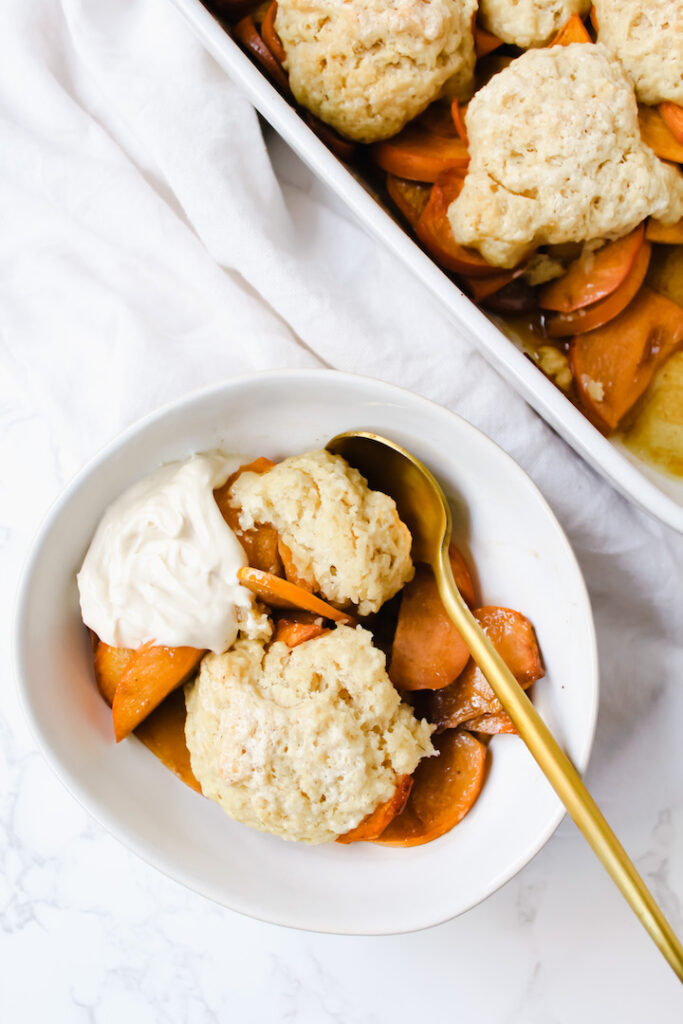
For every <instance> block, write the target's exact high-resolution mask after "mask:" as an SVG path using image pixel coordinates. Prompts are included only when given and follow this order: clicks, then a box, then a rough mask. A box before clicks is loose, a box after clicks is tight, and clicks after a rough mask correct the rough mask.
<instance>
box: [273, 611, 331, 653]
mask: <svg viewBox="0 0 683 1024" xmlns="http://www.w3.org/2000/svg"><path fill="white" fill-rule="evenodd" d="M329 632H330V631H329V629H326V628H325V627H324V626H323V624H322V623H321V622H297V621H296V619H287V618H284V617H283V618H281V619H278V620H277V625H276V626H275V633H274V634H273V640H274V641H278V640H279V641H282V643H285V644H287V646H288V647H298V646H299V644H305V643H306V641H307V640H316V639H317V638H318V637H319V636H324V634H325V633H329Z"/></svg>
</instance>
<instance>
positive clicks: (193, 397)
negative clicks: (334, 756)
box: [12, 367, 600, 937]
mask: <svg viewBox="0 0 683 1024" xmlns="http://www.w3.org/2000/svg"><path fill="white" fill-rule="evenodd" d="M320 376H327V377H334V378H335V379H336V380H340V381H345V382H346V383H352V384H353V385H354V387H356V388H364V389H366V390H370V389H374V388H377V387H380V388H382V389H384V390H385V391H386V392H388V393H390V394H391V393H393V394H394V395H395V396H396V397H397V398H400V400H401V401H403V402H406V401H409V402H412V403H414V404H416V405H421V406H422V407H423V408H426V409H427V408H428V409H429V411H430V413H431V415H437V416H439V417H440V418H442V419H443V420H445V421H446V422H448V421H449V420H456V421H457V422H458V424H459V426H460V428H461V429H465V432H467V431H471V432H472V433H473V434H478V435H480V436H483V437H484V438H485V439H486V441H487V442H488V443H489V444H491V445H492V446H493V447H494V448H496V449H497V451H498V454H499V456H500V457H502V458H503V459H504V460H506V461H507V462H508V463H509V464H510V466H511V467H512V468H513V470H514V471H515V472H517V473H518V474H519V475H521V477H522V478H523V480H524V482H525V484H526V486H527V487H528V488H530V489H531V492H532V494H533V495H534V497H535V498H536V500H537V501H538V502H539V503H540V505H541V506H542V507H543V509H544V511H545V512H546V514H547V515H548V517H549V518H550V521H551V523H552V525H553V527H554V529H555V532H556V534H557V539H558V541H559V543H560V544H561V546H562V547H563V548H564V550H565V554H566V555H567V557H568V559H569V561H570V563H571V564H572V565H573V567H574V569H575V572H576V576H577V583H578V584H579V592H580V594H581V596H582V598H583V601H584V605H585V612H586V613H587V614H586V621H587V626H588V627H589V635H588V636H586V638H585V639H586V642H587V643H588V645H589V655H590V667H591V673H590V674H591V680H592V684H593V685H592V687H591V695H592V701H591V706H590V708H589V709H588V710H589V719H588V728H587V729H586V731H585V735H584V738H583V742H582V745H581V748H580V750H579V752H578V754H577V755H576V757H575V761H574V763H575V766H576V768H577V770H578V771H579V772H580V773H581V774H582V775H584V774H585V772H586V769H587V767H588V764H589V760H590V755H591V751H592V747H593V741H594V739H595V730H596V726H597V717H598V706H599V698H600V679H599V663H598V648H597V638H596V633H595V622H594V619H593V611H592V607H591V601H590V596H589V594H588V590H587V587H586V582H585V580H584V577H583V573H582V572H581V567H580V566H579V563H578V561H577V559H576V555H575V554H574V550H573V548H572V546H571V544H570V543H569V539H568V538H567V535H566V534H565V532H564V530H563V529H562V526H561V525H560V523H559V521H558V519H557V517H556V516H555V513H554V512H553V510H552V508H551V507H550V505H549V504H548V502H547V500H546V499H545V497H544V496H543V494H542V493H541V491H540V490H539V488H538V487H537V486H536V484H535V483H534V481H533V480H532V479H531V477H530V476H529V474H528V473H527V472H526V471H525V470H524V469H522V467H521V466H520V465H519V463H517V462H516V461H515V459H513V458H512V456H511V455H509V454H508V452H506V451H505V449H504V448H501V446H500V445H499V444H497V443H496V442H495V441H494V440H492V438H490V437H489V436H488V434H486V433H484V431H483V430H480V429H479V428H478V427H475V426H474V425H473V424H471V423H470V422H469V421H468V420H466V419H464V418H463V417H462V416H460V415H458V413H455V412H452V411H451V410H450V409H447V408H446V407H445V406H443V405H440V404H439V403H438V402H435V401H433V400H432V399H430V398H426V397H425V396H424V395H419V394H417V393H416V392H414V391H410V390H409V389H408V388H403V387H400V386H399V385H397V384H390V383H388V382H386V381H383V380H381V379H379V378H376V377H369V376H365V375H361V374H354V373H345V372H342V371H340V370H333V369H327V368H323V367H320V368H317V367H316V368H310V369H303V370H262V371H256V372H251V373H244V374H239V375H237V376H235V377H228V378H226V379H224V380H222V381H221V382H220V383H219V384H211V385H209V386H206V387H199V388H195V389H193V390H192V391H189V392H186V393H184V394H183V395H181V396H180V397H178V398H175V399H171V400H170V401H168V402H165V403H164V404H163V405H161V406H159V407H157V408H156V409H154V410H152V411H151V412H149V413H146V414H145V415H144V416H142V417H140V418H139V419H137V420H136V421H135V422H134V423H132V424H130V426H128V427H125V428H124V429H122V430H120V431H119V432H118V433H117V434H115V435H114V437H113V438H112V439H111V440H110V441H108V442H107V443H106V444H104V445H103V446H102V447H101V448H100V449H99V450H98V451H97V452H96V453H95V454H94V455H93V456H92V457H91V458H90V459H89V460H88V461H87V462H86V463H85V465H84V466H83V467H82V468H81V469H80V470H78V471H77V472H76V473H75V474H74V476H73V477H72V478H71V479H70V480H69V481H68V483H67V484H66V485H65V487H64V488H63V489H62V491H61V493H60V494H59V495H58V496H57V498H56V499H55V500H54V501H53V502H52V504H51V505H50V506H49V508H48V510H47V512H46V514H45V516H44V518H43V521H42V523H41V525H40V526H39V528H38V530H37V531H36V534H35V536H34V538H33V540H32V542H31V544H30V546H29V550H28V554H27V557H26V559H25V561H24V565H23V567H22V571H21V576H20V582H19V587H18V590H17V595H16V601H15V607H14V622H13V630H12V667H13V674H14V680H15V686H16V689H17V691H18V696H19V703H20V706H21V708H22V711H23V714H24V717H25V719H26V721H27V722H28V725H29V728H30V730H31V733H32V735H33V737H34V739H35V740H36V743H37V746H38V749H39V750H40V753H41V754H42V756H43V757H44V758H45V760H46V762H47V763H48V765H49V767H50V769H51V770H52V772H53V773H54V774H55V776H56V777H57V778H58V779H59V781H60V782H61V784H62V785H63V786H64V788H65V789H66V790H67V792H68V793H69V794H70V795H71V796H72V797H73V799H74V800H75V801H76V802H77V803H78V804H79V805H80V806H81V807H82V808H83V810H84V811H85V812H86V813H87V814H88V815H90V817H91V818H93V819H94V820H95V821H96V822H97V823H98V824H99V825H100V826H101V827H102V828H103V829H104V830H105V831H106V832H108V833H109V834H110V835H111V836H113V837H114V838H115V839H116V840H117V841H118V842H120V843H121V844H122V845H123V846H124V847H125V848H126V849H128V850H130V851H131V852H132V853H134V854H135V855H136V856H137V857H139V858H140V859H141V860H142V861H143V862H144V863H146V864H148V865H149V866H150V867H152V868H154V869H155V870H157V871H159V872H161V874H163V875H165V876H166V877H167V878H170V879H171V880H172V881H174V882H176V883H178V884H181V885H183V886H184V887H185V888H186V889H189V890H190V891H191V892H194V893H196V894H197V895H198V896H202V897H203V898H205V899H208V900H210V901H211V902H213V903H216V904H217V905H219V906H222V907H225V908H226V909H228V910H231V911H233V912H234V913H238V914H242V915H243V916H245V917H248V918H251V919H252V920H256V921H261V922H263V923H264V924H272V925H277V926H278V927H282V928H295V929H296V930H298V931H307V932H311V933H315V934H324V935H353V936H366V937H371V936H381V935H403V934H407V933H411V932H417V931H425V930H427V929H429V928H435V927H437V926H438V925H440V924H445V923H446V922H447V921H451V920H453V919H454V918H456V917H460V916H461V915H462V914H465V913H467V912H468V911H469V910H472V909H473V908H474V907H476V906H477V905H478V904H479V903H482V902H483V901H484V900H486V899H488V897H489V896H492V895H493V894H494V893H495V892H497V891H498V890H499V889H500V888H502V886H503V885H505V884H506V883H507V882H509V881H510V879H512V878H514V876H515V875H516V874H518V873H519V872H520V871H521V870H522V869H523V868H524V867H526V865H527V864H529V863H530V862H531V861H532V860H533V859H534V857H535V856H536V855H537V854H538V853H539V852H540V850H542V849H543V847H544V846H545V845H546V843H547V842H548V840H549V839H550V838H551V837H552V835H553V834H554V833H555V831H556V830H557V828H558V826H559V825H560V823H561V821H562V820H563V818H564V817H565V815H566V813H567V811H566V809H565V808H564V806H563V804H562V803H561V801H560V799H559V797H557V795H556V794H554V799H555V803H556V810H555V812H554V814H553V815H552V816H551V817H550V819H549V822H548V825H547V826H546V828H545V829H544V830H543V832H542V833H541V834H540V835H538V836H536V837H534V840H533V842H531V843H530V844H529V845H528V847H527V849H526V850H525V851H524V853H522V854H520V856H519V857H517V859H516V860H515V861H513V862H512V863H511V864H509V865H508V866H507V867H506V868H505V869H504V870H502V871H500V872H499V874H498V875H497V876H496V878H495V879H494V880H493V882H489V883H488V884H487V885H486V886H485V887H483V891H480V892H475V893H474V895H473V897H472V899H471V900H469V901H468V902H467V903H466V905H464V906H462V907H461V908H460V909H457V910H455V911H446V912H445V913H444V914H443V916H440V917H438V918H437V919H435V920H431V921H426V922H425V923H424V924H421V925H417V926H415V925H409V926H407V927H400V926H399V927H396V928H391V929H373V928H372V927H369V928H364V929H362V930H361V929H357V928H356V929H353V930H347V929H346V930H339V929H338V928H335V927H334V925H330V926H327V927H324V928H323V927H317V926H307V925H302V924H292V923H290V922H288V921H285V920H278V919H277V918H275V917H267V916H264V915H263V914H258V913H254V912H253V911H250V910H249V909H248V908H247V907H246V906H235V905H233V904H232V903H227V902H224V901H223V900H222V899H220V898H219V897H218V896H217V895H214V894H212V893H211V892H208V891H205V890H203V889H202V888H200V887H198V885H197V883H196V881H195V880H194V879H193V878H191V877H190V876H189V875H188V874H186V873H185V872H184V871H183V870H182V868H176V867H175V866H174V867H171V866H170V865H168V866H167V865H166V863H165V862H164V861H161V862H160V861H159V860H158V859H153V857H152V855H151V854H150V852H149V850H148V844H147V843H145V842H143V841H141V840H139V839H138V837H137V835H136V833H135V832H134V831H131V830H128V829H126V828H124V827H123V826H122V825H121V824H120V822H119V820H118V818H117V817H116V816H114V815H110V814H109V813H108V812H107V811H106V809H104V808H101V807H99V806H98V807H97V810H93V808H92V805H91V802H90V799H89V797H88V794H87V792H85V791H84V789H83V787H82V785H81V782H80V780H79V778H78V776H76V775H74V773H72V772H71V771H70V770H69V769H66V768H65V767H64V766H63V765H62V763H61V762H60V760H59V758H58V757H56V756H55V755H54V754H53V752H52V748H51V746H50V744H49V742H48V741H47V739H46V738H45V737H44V736H43V732H42V729H41V727H40V725H39V724H38V721H37V719H36V716H35V714H34V711H33V706H32V704H31V702H30V701H29V699H28V696H27V693H26V690H25V686H24V679H25V677H26V672H25V650H24V645H25V637H24V628H25V623H26V619H27V616H28V611H29V602H28V591H29V589H30V582H31V579H32V575H33V569H34V565H35V563H36V562H37V561H38V558H39V556H40V555H41V553H42V549H43V547H44V545H45V543H46V541H47V540H48V539H49V535H50V533H51V530H52V526H53V523H54V521H55V519H56V518H57V517H58V516H59V514H60V513H61V511H62V509H63V508H64V507H65V506H66V505H68V503H69V502H70V500H71V498H72V496H73V494H74V493H75V492H76V491H77V490H78V488H79V487H80V486H81V484H82V483H83V482H84V481H85V479H86V478H87V477H88V476H89V475H90V473H91V472H92V471H93V470H94V469H96V468H97V467H98V466H99V465H101V464H102V463H103V462H106V461H107V460H108V459H109V458H110V457H111V456H112V455H113V454H114V453H115V452H116V451H117V449H119V448H120V447H122V446H123V445H125V444H126V443H127V442H128V441H129V440H131V439H132V438H134V437H135V435H136V434H138V433H140V432H141V431H142V430H144V429H145V428H146V427H147V426H149V425H150V424H152V423H154V422H155V421H157V420H160V419H163V418H164V417H165V416H166V415H168V414H169V413H170V412H172V411H175V410H177V409H178V408H180V407H182V406H184V405H189V404H191V403H193V402H196V401H197V400H202V399H207V400H208V399H209V398H210V397H211V396H213V395H215V394H217V393H220V392H224V391H229V390H232V389H235V388H237V389H239V388H242V387H245V386H248V385H249V384H252V383H256V382H257V381H259V380H264V379H281V380H283V381H285V380H286V381H290V382H291V381H292V380H293V379H299V380H306V381H308V380H310V379H312V378H313V377H320Z"/></svg>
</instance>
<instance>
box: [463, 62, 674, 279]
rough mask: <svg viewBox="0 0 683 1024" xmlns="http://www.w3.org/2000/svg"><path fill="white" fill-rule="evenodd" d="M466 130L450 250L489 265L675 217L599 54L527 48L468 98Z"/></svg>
mask: <svg viewBox="0 0 683 1024" xmlns="http://www.w3.org/2000/svg"><path fill="white" fill-rule="evenodd" d="M467 131H468V136H469V148H470V157H471V159H470V165H469V169H468V173H467V177H466V178H465V185H464V187H463V189H462V192H461V193H460V195H459V196H458V198H457V199H456V200H455V201H454V202H453V203H452V204H451V206H450V208H449V211H448V216H449V219H450V222H451V226H452V228H453V233H454V235H455V238H456V239H457V241H458V242H459V243H460V244H461V245H468V246H473V247H474V248H476V249H478V250H479V252H481V254H482V255H483V256H484V257H485V259H487V260H488V261H489V262H490V263H493V264H495V265H496V266H500V267H513V266H515V265H516V264H517V263H519V261H520V260H522V259H523V258H524V257H525V256H526V255H528V253H529V252H531V251H532V250H533V249H534V248H535V247H536V246H538V245H543V244H554V243H561V242H572V241H574V242H578V241H586V240H589V239H595V238H618V237H620V236H621V235H625V234H627V233H628V232H629V231H631V230H632V229H633V228H634V227H635V226H636V225H637V224H639V223H640V222H641V221H643V220H644V219H645V218H646V217H647V216H649V215H652V216H655V217H657V218H658V219H660V220H662V221H664V222H665V223H667V224H671V223H674V222H675V221H676V220H678V219H679V218H680V217H681V216H682V215H683V175H681V172H680V170H679V169H678V168H675V167H673V166H671V165H667V164H665V163H663V162H662V161H661V160H659V159H658V158H657V157H656V156H655V154H654V153H653V152H652V150H651V149H650V148H649V147H648V146H646V145H645V144H644V143H643V141H642V139H641V137H640V129H639V126H638V109H637V104H636V99H635V95H634V93H633V88H632V86H631V83H630V81H629V80H628V78H627V76H626V74H625V72H624V71H623V69H622V68H621V66H620V64H619V63H618V62H617V61H615V60H613V59H611V58H610V56H609V55H608V53H607V51H606V50H605V49H604V47H602V46H600V45H593V44H590V43H573V44H572V45H570V46H554V47H550V48H548V49H544V50H528V51H527V52H526V53H524V54H522V56H521V57H518V58H517V59H516V60H514V61H513V62H512V63H511V64H510V65H509V66H508V67H507V68H505V69H504V70H503V71H501V72H500V73H499V74H497V75H494V77H493V78H492V79H491V80H490V81H489V82H488V84H487V85H485V86H484V88H483V89H481V90H480V91H479V92H478V93H477V94H476V96H475V97H474V98H473V99H472V101H471V102H470V104H469V107H468V110H467Z"/></svg>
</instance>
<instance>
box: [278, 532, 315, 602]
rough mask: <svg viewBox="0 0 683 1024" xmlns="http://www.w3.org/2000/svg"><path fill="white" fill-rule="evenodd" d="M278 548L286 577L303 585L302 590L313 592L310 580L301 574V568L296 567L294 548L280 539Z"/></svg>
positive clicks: (300, 585)
mask: <svg viewBox="0 0 683 1024" xmlns="http://www.w3.org/2000/svg"><path fill="white" fill-rule="evenodd" d="M277 550H278V554H279V555H280V559H281V561H282V567H283V569H284V573H285V579H287V580H289V582H290V583H294V584H296V586H297V587H301V589H302V590H308V591H309V593H312V592H313V587H312V586H311V584H310V583H309V582H308V580H306V579H304V577H303V576H301V575H300V573H299V570H298V569H297V567H296V562H295V561H294V555H293V554H292V549H291V548H290V547H288V546H287V545H286V544H285V542H284V541H283V540H280V541H278V546H277Z"/></svg>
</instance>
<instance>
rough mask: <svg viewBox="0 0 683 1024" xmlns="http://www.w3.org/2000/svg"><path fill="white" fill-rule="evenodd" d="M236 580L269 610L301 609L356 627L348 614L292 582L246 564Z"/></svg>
mask: <svg viewBox="0 0 683 1024" xmlns="http://www.w3.org/2000/svg"><path fill="white" fill-rule="evenodd" d="M237 578H238V580H239V581H240V583H241V584H242V586H243V587H246V588H247V590H251V592H252V594H255V595H256V597H258V598H260V599H261V601H263V602H264V604H267V605H270V606H271V607H272V608H302V609H303V610H304V611H307V612H313V613H314V615H322V617H323V618H324V619H332V620H333V621H334V622H345V623H348V624H349V625H355V619H354V618H353V616H352V615H349V613H348V612H342V611H340V610H339V609H338V608H335V607H333V605H331V604H328V603H327V601H323V600H322V598H320V597H316V595H315V594H311V593H310V592H309V591H308V590H304V589H303V587H297V585H296V584H295V583H290V582H289V580H283V579H281V578H280V577H279V576H273V575H272V573H269V572H262V571H261V570H260V569H252V568H251V566H248V565H245V566H242V568H241V569H239V570H238V572H237Z"/></svg>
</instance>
